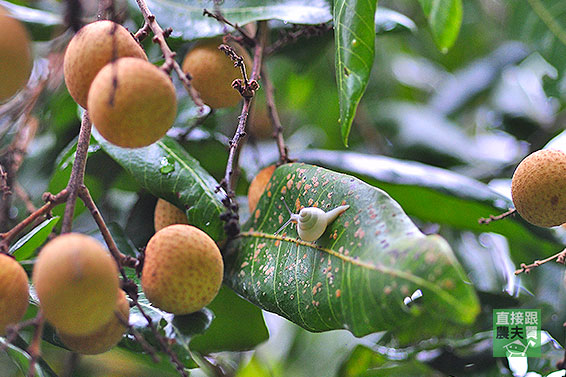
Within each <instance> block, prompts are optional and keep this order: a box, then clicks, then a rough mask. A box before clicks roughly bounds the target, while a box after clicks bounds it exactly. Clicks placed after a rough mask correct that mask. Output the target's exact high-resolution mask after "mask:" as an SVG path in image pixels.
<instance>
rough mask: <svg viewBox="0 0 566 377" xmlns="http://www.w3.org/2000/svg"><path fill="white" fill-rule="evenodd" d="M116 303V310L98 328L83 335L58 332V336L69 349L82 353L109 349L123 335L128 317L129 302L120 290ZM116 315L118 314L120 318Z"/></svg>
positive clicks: (97, 352)
mask: <svg viewBox="0 0 566 377" xmlns="http://www.w3.org/2000/svg"><path fill="white" fill-rule="evenodd" d="M116 305H117V310H116V311H115V312H114V314H113V315H112V316H111V317H110V320H109V321H108V322H107V323H106V324H105V325H103V326H102V328H101V329H100V330H98V331H96V332H94V333H92V334H89V335H84V336H73V335H67V334H64V333H61V332H59V333H58V335H59V338H60V339H61V341H62V342H63V343H64V344H65V345H66V346H67V347H69V348H70V349H71V350H73V351H74V352H78V353H81V354H83V355H97V354H99V353H103V352H106V351H108V350H110V349H111V348H112V347H114V346H115V345H116V344H118V342H119V341H120V340H121V339H122V336H124V333H125V332H126V327H125V326H124V325H123V323H128V321H129V318H130V304H129V303H128V299H127V298H126V294H125V293H124V291H122V290H120V291H119V294H118V300H117V301H116ZM116 315H119V316H120V317H121V320H120V319H118V317H116Z"/></svg>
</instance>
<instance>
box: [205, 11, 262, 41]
mask: <svg viewBox="0 0 566 377" xmlns="http://www.w3.org/2000/svg"><path fill="white" fill-rule="evenodd" d="M202 15H203V16H208V17H211V18H214V19H215V20H217V21H218V22H220V23H222V24H226V25H230V26H232V28H234V30H237V31H238V32H239V33H240V34H241V35H242V37H243V38H244V41H245V43H246V45H248V46H249V47H255V45H256V40H255V39H254V38H253V37H252V36H251V35H249V34H248V32H247V31H246V30H245V29H243V28H241V27H240V26H238V24H233V23H231V22H230V21H228V20H227V19H226V18H224V16H223V15H222V14H221V13H220V12H214V13H212V12H210V11H209V10H208V9H203V11H202Z"/></svg>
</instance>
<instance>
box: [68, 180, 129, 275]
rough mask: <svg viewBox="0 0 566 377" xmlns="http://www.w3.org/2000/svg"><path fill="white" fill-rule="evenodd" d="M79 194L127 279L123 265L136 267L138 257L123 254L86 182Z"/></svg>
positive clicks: (80, 188) (121, 273)
mask: <svg viewBox="0 0 566 377" xmlns="http://www.w3.org/2000/svg"><path fill="white" fill-rule="evenodd" d="M78 195H79V197H80V198H81V200H82V201H83V203H84V205H85V207H86V208H88V210H89V211H90V214H91V215H92V217H93V218H94V221H95V222H96V225H98V228H99V229H100V233H101V234H102V237H103V238H104V241H105V242H106V245H107V246H108V250H110V254H112V257H113V258H114V260H115V261H116V264H117V265H118V269H119V270H120V275H122V277H123V278H124V280H125V281H127V280H128V276H127V275H126V272H125V271H124V268H123V266H124V265H128V267H133V268H135V267H136V261H137V259H135V258H130V257H128V256H127V255H125V254H122V253H121V252H120V250H118V246H116V243H115V242H114V239H113V238H112V234H110V230H109V229H108V227H107V226H106V223H105V222H104V218H103V217H102V215H101V214H100V211H99V210H98V208H97V207H96V204H95V203H94V200H93V199H92V196H91V195H90V192H89V191H88V188H87V187H86V186H85V185H84V184H83V185H81V187H79V190H78Z"/></svg>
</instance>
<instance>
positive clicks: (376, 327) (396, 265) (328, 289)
mask: <svg viewBox="0 0 566 377" xmlns="http://www.w3.org/2000/svg"><path fill="white" fill-rule="evenodd" d="M281 196H284V200H285V201H286V203H290V204H291V207H292V208H293V210H294V211H297V210H298V208H300V207H301V206H318V207H320V208H322V209H324V210H325V211H328V210H330V209H332V208H334V207H336V206H338V205H341V204H348V205H350V208H349V209H348V210H346V212H344V213H342V214H341V215H340V216H339V217H338V218H337V219H336V220H335V221H334V222H332V223H331V224H330V225H329V226H328V228H327V229H326V232H325V233H324V234H323V235H322V236H321V237H320V238H319V239H318V240H317V241H316V243H308V242H304V241H302V240H300V239H298V238H297V233H296V230H295V227H294V226H293V227H291V226H290V227H288V228H286V229H285V231H284V233H283V234H282V235H274V233H275V232H276V231H277V229H278V228H279V227H280V226H281V224H282V223H283V222H284V221H286V220H287V219H288V217H289V214H288V213H287V211H286V209H285V207H284V206H283V203H282V200H281ZM225 255H226V259H227V261H226V270H225V283H226V284H228V285H229V286H231V287H232V288H233V289H234V290H236V292H238V293H239V294H240V295H242V296H243V297H245V298H246V299H248V300H250V301H252V302H253V303H255V304H257V305H259V306H260V307H262V308H264V309H266V310H269V311H272V312H275V313H277V314H279V315H281V316H283V317H285V318H288V319H289V320H291V321H293V322H295V323H296V324H298V325H300V326H302V327H304V328H305V329H307V330H310V331H326V330H332V329H341V328H345V329H348V330H350V331H351V332H352V333H353V334H354V335H356V336H362V335H365V334H368V333H372V332H376V331H381V330H391V331H392V332H393V333H403V328H404V327H407V326H409V325H411V327H413V330H414V332H413V333H412V334H411V338H412V340H413V341H415V340H417V339H419V338H423V337H428V336H431V335H434V334H446V333H447V331H448V330H449V329H450V328H451V326H452V327H454V325H456V324H457V325H458V326H462V325H469V324H471V323H472V322H473V321H474V319H475V317H476V315H477V314H478V311H479V305H478V301H477V298H476V295H475V293H474V290H473V287H472V286H471V285H470V284H467V283H466V280H467V278H466V277H465V275H464V273H463V271H462V268H461V266H460V265H459V264H458V262H457V261H456V259H455V257H454V255H453V253H452V250H451V249H450V246H449V245H448V244H447V243H446V241H444V240H443V239H442V238H441V237H439V236H436V235H432V236H425V235H423V234H422V233H421V232H420V231H419V230H418V229H417V227H416V226H415V225H414V224H413V223H412V222H411V221H410V219H409V218H408V217H407V216H406V215H405V213H404V212H403V210H402V209H401V207H400V206H399V205H398V204H397V203H396V202H395V201H393V200H392V199H391V197H389V195H387V194H386V193H385V192H383V191H381V190H379V189H377V188H375V187H372V186H370V185H368V184H366V183H364V182H362V181H360V180H358V179H356V178H353V177H351V176H348V175H344V174H339V173H336V172H332V171H330V170H326V169H323V168H319V167H315V166H312V165H305V164H288V165H283V166H281V167H279V168H278V169H277V170H276V171H275V173H274V174H273V176H272V178H271V180H270V182H269V183H268V185H267V187H266V192H265V193H264V194H263V196H262V197H261V199H260V202H259V203H258V206H257V208H256V210H255V212H254V213H253V214H252V217H251V218H250V220H249V221H248V222H247V223H246V224H245V225H244V226H243V228H242V234H241V237H240V239H238V240H237V241H235V242H232V243H231V244H230V245H229V246H228V250H227V252H226V254H225ZM418 289H420V290H421V291H422V292H423V296H424V297H423V298H424V299H423V300H421V301H420V302H416V303H415V305H409V306H407V305H405V304H404V299H405V297H407V296H411V294H413V293H414V292H415V291H416V290H418ZM417 325H418V326H417ZM404 340H405V341H406V340H407V339H406V338H405V339H404Z"/></svg>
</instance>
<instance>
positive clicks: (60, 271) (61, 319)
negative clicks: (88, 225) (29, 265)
mask: <svg viewBox="0 0 566 377" xmlns="http://www.w3.org/2000/svg"><path fill="white" fill-rule="evenodd" d="M32 281H33V284H34V286H35V289H36V291H37V296H38V298H39V301H40V307H41V310H42V311H43V314H44V316H45V318H46V319H47V321H49V322H50V323H51V324H52V325H53V326H54V327H55V328H56V329H57V330H59V331H60V332H62V333H65V334H69V335H87V334H91V333H93V332H95V331H98V330H99V329H100V328H101V327H102V326H103V325H104V324H106V323H107V322H108V321H109V320H110V317H111V316H112V315H113V313H114V310H115V309H116V298H117V295H118V285H119V282H118V268H117V267H116V263H115V262H114V260H113V259H112V257H111V256H110V255H109V254H108V253H107V251H106V250H105V248H104V247H103V246H102V244H100V242H98V241H97V240H95V239H94V238H92V237H89V236H86V235H83V234H78V233H67V234H63V235H61V236H58V237H56V238H54V239H53V240H51V241H49V242H48V243H47V244H46V245H45V246H44V247H43V249H42V250H41V252H40V253H39V257H38V258H37V261H36V263H35V266H34V268H33V273H32Z"/></svg>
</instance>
